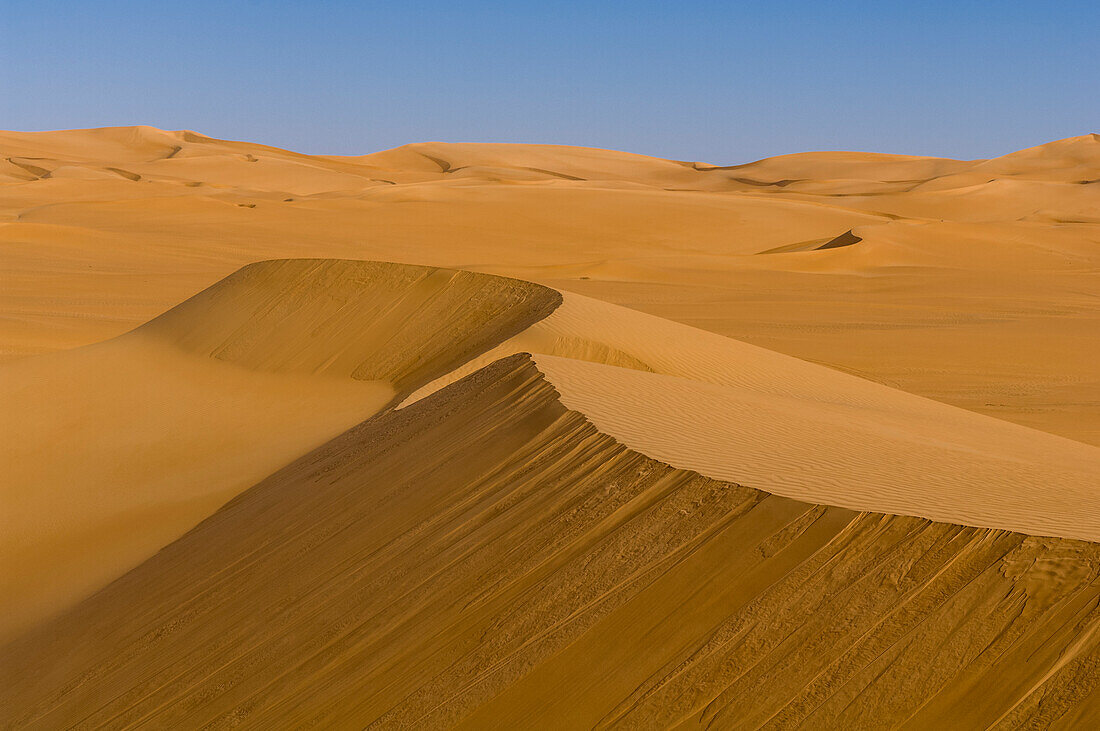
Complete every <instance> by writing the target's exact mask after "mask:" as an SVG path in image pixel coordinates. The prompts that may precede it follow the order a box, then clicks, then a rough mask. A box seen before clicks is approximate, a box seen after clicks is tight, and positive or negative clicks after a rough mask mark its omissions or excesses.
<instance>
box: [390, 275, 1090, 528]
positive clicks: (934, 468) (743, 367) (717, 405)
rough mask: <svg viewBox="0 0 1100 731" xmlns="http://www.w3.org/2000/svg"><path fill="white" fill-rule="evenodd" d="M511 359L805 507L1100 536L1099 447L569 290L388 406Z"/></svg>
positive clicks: (614, 431)
mask: <svg viewBox="0 0 1100 731" xmlns="http://www.w3.org/2000/svg"><path fill="white" fill-rule="evenodd" d="M522 352H528V353H533V354H535V360H536V362H537V363H538V364H539V367H540V368H542V369H543V370H544V371H545V372H546V373H547V375H548V377H549V378H550V380H551V381H552V382H554V384H555V387H557V388H558V389H559V391H561V393H562V395H563V399H564V401H565V403H566V405H567V406H569V407H570V408H573V409H575V410H577V411H580V412H582V413H584V414H586V415H587V416H588V417H589V418H590V419H592V421H593V423H595V424H596V426H597V427H599V428H600V429H601V430H602V431H604V432H605V433H607V434H609V435H611V436H613V437H615V438H616V439H619V440H620V441H622V442H623V443H624V444H626V445H628V446H629V447H630V448H632V449H635V450H637V451H639V452H642V453H644V454H647V455H649V456H651V457H654V458H655V459H660V460H662V461H664V462H667V463H669V464H672V465H674V466H676V467H680V468H684V469H691V470H694V471H697V472H699V473H701V474H705V475H707V476H709V477H713V478H716V479H723V480H731V481H734V482H738V483H740V484H744V485H749V486H751V487H754V488H757V489H760V490H765V491H767V492H771V493H774V494H777V495H783V496H785V497H790V498H794V499H797V500H805V501H808V502H815V503H825V504H829V505H838V506H843V507H848V508H853V509H856V510H870V511H877V512H888V513H895V514H901V515H911V516H916V517H924V518H930V519H934V520H941V521H946V522H951V523H958V524H963V525H971V526H976V527H989V528H1003V529H1007V530H1015V531H1020V532H1023V533H1028V534H1032V535H1049V536H1059V537H1066V538H1080V539H1084V540H1100V493H1097V491H1096V485H1097V480H1100V448H1097V447H1094V446H1091V445H1086V444H1083V443H1080V442H1075V441H1073V440H1070V439H1065V438H1063V437H1058V436H1055V435H1052V434H1048V433H1045V432H1040V431H1037V430H1034V429H1029V428H1027V427H1022V426H1019V425H1016V424H1011V423H1009V422H1005V421H1001V420H999V419H994V418H991V417H987V416H983V415H980V414H976V413H974V412H970V411H966V410H964V409H960V408H957V407H953V406H949V405H946V404H943V403H940V402H937V401H932V400H930V399H925V398H922V397H919V396H914V395H912V394H909V393H905V392H903V391H899V390H897V389H892V388H889V387H887V386H883V385H881V384H877V383H873V382H871V381H867V380H864V379H861V378H858V377H855V376H852V375H849V374H846V373H841V372H839V371H835V370H832V369H829V368H826V367H823V366H820V365H816V364H812V363H807V362H805V361H801V360H798V359H796V358H792V357H789V356H785V355H782V354H779V353H775V352H773V351H769V350H766V349H764V348H759V347H756V346H753V345H749V344H747V343H742V342H739V341H736V340H732V339H730V338H725V337H722V336H719V335H714V334H712V333H708V332H704V331H701V330H697V329H694V328H691V327H688V326H685V325H682V324H679V323H674V322H670V321H668V320H663V319H660V318H657V317H653V316H650V315H646V314H644V313H640V312H636V311H633V310H628V309H626V308H623V307H618V306H615V305H611V304H608V303H604V302H599V301H597V300H592V299H589V298H586V297H582V296H580V295H575V294H572V293H569V292H565V293H563V303H562V305H561V306H560V307H559V308H558V309H556V310H555V311H554V312H553V313H552V314H551V315H550V316H548V317H546V318H545V319H543V320H540V321H539V322H537V323H535V324H534V325H532V326H531V327H529V328H527V329H526V330H524V331H523V332H522V333H520V334H519V335H517V336H515V337H513V338H511V339H509V340H507V341H505V342H503V343H501V344H500V345H499V346H497V347H496V348H493V349H492V350H489V351H488V352H486V353H485V354H484V355H482V356H480V357H478V358H474V359H472V360H471V361H469V362H467V363H466V364H464V365H463V366H461V367H460V368H458V369H456V370H455V371H453V372H452V373H449V374H447V375H446V376H443V377H442V378H439V379H436V380H435V381H433V382H432V383H430V384H428V385H426V386H424V387H423V388H421V389H419V390H418V391H417V392H415V393H413V394H412V395H411V396H410V397H408V398H407V399H406V400H405V401H404V402H403V404H402V406H407V405H408V404H410V403H414V402H415V401H416V400H417V399H420V398H423V397H424V396H425V395H427V394H430V393H432V392H433V391H434V390H436V389H438V388H440V387H441V386H443V385H445V384H448V383H453V382H454V381H456V380H458V379H459V378H461V377H463V376H465V375H468V374H469V373H472V372H474V371H475V370H477V369H478V368H481V367H484V366H485V365H487V364H489V363H491V362H492V361H494V360H496V359H499V358H502V357H506V356H508V355H512V354H514V353H522ZM976 484H980V485H982V487H981V489H975V487H974V485H976Z"/></svg>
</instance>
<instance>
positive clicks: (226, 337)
mask: <svg viewBox="0 0 1100 731" xmlns="http://www.w3.org/2000/svg"><path fill="white" fill-rule="evenodd" d="M558 302H560V295H558V293H557V292H555V291H553V290H550V289H547V288H545V287H539V286H537V285H531V284H528V283H525V282H518V281H516V280H509V279H502V278H499V277H488V276H485V275H475V274H469V273H466V272H456V271H449V270H439V269H433V268H427V267H403V266H400V265H388V264H376V263H370V262H348V261H310V260H297V261H279V262H262V263H259V264H254V265H251V266H249V267H246V268H244V269H242V270H241V271H239V272H237V273H236V274H235V275H233V276H232V277H229V278H228V279H226V280H225V281H223V282H221V283H219V284H218V285H215V286H214V287H211V288H209V289H207V290H205V291H203V292H201V293H199V294H198V295H196V296H194V297H192V298H191V299H189V300H187V301H186V302H184V303H183V304H181V305H179V306H178V307H175V308H173V309H172V310H170V311H169V312H167V313H165V314H164V315H162V316H160V317H158V318H156V319H155V320H153V321H152V322H150V323H148V324H147V325H145V326H143V327H141V328H138V329H137V330H135V331H133V332H131V333H129V334H127V335H124V336H121V337H119V338H116V339H114V340H111V341H109V342H106V343H102V344H99V345H93V346H88V347H85V348H81V349H77V350H73V351H67V352H62V353H56V354H52V355H49V356H42V357H40V358H32V359H26V360H20V361H15V362H13V363H9V364H6V365H2V366H0V401H2V402H3V404H4V406H5V414H6V418H5V419H3V420H0V463H2V464H4V465H5V469H4V470H3V471H2V474H0V498H2V500H3V504H4V510H3V511H2V529H0V594H2V595H3V599H2V601H0V607H2V610H3V611H2V612H0V616H2V620H0V637H5V636H11V634H12V633H14V632H15V631H17V630H18V629H20V628H22V627H25V626H27V625H29V624H30V623H31V622H32V621H34V620H36V619H41V618H42V617H43V616H48V615H49V614H50V613H52V612H55V611H57V610H58V609H59V608H62V607H64V606H67V605H68V604H71V603H72V602H73V601H75V600H76V599H78V598H80V597H82V596H85V595H86V594H88V593H89V592H91V591H93V590H95V589H97V588H99V587H101V586H103V585H104V584H105V583H107V582H108V581H110V580H111V579H113V578H114V577H116V576H118V575H119V574H121V573H122V572H123V571H125V570H127V569H129V568H131V567H132V566H134V565H136V564H137V563H138V562H140V561H141V560H143V559H145V558H147V557H148V556H150V555H152V553H153V552H155V551H156V550H157V549H159V548H160V547H161V546H163V545H165V544H166V543H168V542H169V541H171V540H173V539H175V538H177V537H178V536H179V535H181V534H182V533H183V532H184V531H186V530H187V529H189V528H191V527H192V526H194V525H195V523H197V522H198V521H200V520H202V519H203V518H204V517H206V516H207V515H209V514H210V513H211V512H213V511H214V510H216V509H217V508H218V507H219V506H220V505H222V504H223V503H224V502H225V501H226V500H228V499H229V498H231V497H232V496H234V495H236V494H237V493H239V492H240V491H241V490H244V489H245V488H247V487H249V486H250V485H252V484H254V483H255V482H256V481H258V480H260V479H261V478H262V477H264V476H265V475H267V474H269V473H270V472H272V471H273V470H275V469H277V468H278V467H281V466H282V465H284V464H286V463H287V462H289V461H291V460H292V459H294V458H295V457H297V456H299V455H300V454H302V453H303V452H305V451H307V450H309V449H311V448H313V447H315V446H317V445H318V444H320V443H322V442H324V441H325V440H327V439H329V438H331V437H333V436H335V435H336V434H338V433H340V432H341V431H343V430H344V429H347V428H348V427H350V426H351V425H353V424H355V423H358V422H359V421H362V420H363V419H364V418H366V417H368V416H370V415H371V414H373V413H375V412H377V411H378V410H379V409H381V408H382V407H384V406H385V405H386V404H387V403H389V402H390V401H391V400H392V399H393V398H394V397H395V396H396V395H398V394H403V393H405V392H407V391H408V390H409V389H412V388H416V387H417V386H419V385H421V384H422V383H424V382H426V381H427V380H428V379H430V378H431V377H433V376H436V375H438V374H439V373H441V372H445V371H447V370H450V369H451V368H453V367H455V366H457V365H459V364H461V363H463V362H465V361H466V360H467V359H469V358H470V357H472V356H476V355H478V354H480V353H481V352H482V351H484V350H485V349H488V348H491V347H493V346H494V345H496V344H497V343H498V342H500V341H502V340H504V339H506V338H508V337H509V336H511V335H512V334H513V333H514V332H516V331H518V330H520V329H522V328H523V327H524V326H526V325H528V324H530V323H531V322H533V321H535V320H537V319H539V318H540V317H544V316H545V315H546V314H548V313H549V312H550V311H551V310H553V308H554V307H555V306H556V305H557V303H558Z"/></svg>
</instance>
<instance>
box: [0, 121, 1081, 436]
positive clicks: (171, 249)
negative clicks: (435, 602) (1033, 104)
mask: <svg viewBox="0 0 1100 731" xmlns="http://www.w3.org/2000/svg"><path fill="white" fill-rule="evenodd" d="M1097 181H1100V139H1098V137H1097V136H1096V135H1091V134H1089V135H1083V136H1080V137H1074V138H1069V139H1065V140H1060V141H1057V142H1052V143H1049V144H1046V145H1041V146H1039V147H1035V148H1031V149H1028V150H1022V151H1019V152H1015V153H1011V154H1008V155H1005V156H1002V157H999V158H994V159H991V160H971V161H960V160H945V159H940V158H928V157H913V156H907V155H883V154H873V153H860V152H812V153H801V154H795V155H784V156H781V157H775V158H769V159H766V160H761V161H757V162H752V163H747V164H742V165H733V166H729V165H714V164H710V163H696V162H681V161H675V160H661V159H657V158H650V157H645V156H643V155H633V154H628V153H622V152H614V151H610V150H595V149H590V148H580V147H562V146H554V145H518V144H496V145H494V144H445V143H420V144H412V145H406V146H404V147H400V148H396V149H394V150H387V151H384V152H377V153H372V154H368V155H362V156H357V157H339V156H331V155H303V154H300V153H294V152H289V151H286V150H280V149H277V148H273V147H268V146H264V145H257V144H252V143H245V142H232V141H225V140H218V139H214V138H211V137H207V136H204V135H201V134H198V133H195V132H188V131H180V132H166V131H163V130H157V129H154V128H151V127H128V128H106V129H93V130H69V131H58V132H36V133H23V132H0V222H3V223H6V225H0V358H7V359H14V358H18V357H21V356H23V355H27V354H35V353H43V352H49V351H54V350H58V349H65V348H72V347H75V346H79V345H86V344H90V343H94V342H99V341H103V340H107V339H109V338H111V337H114V336H116V335H119V334H121V333H123V332H125V331H127V330H129V329H132V328H133V327H136V326H138V325H140V324H141V323H143V322H145V321H147V320H149V319H151V318H152V317H154V316H155V315H157V314H158V313H160V312H163V311H164V310H165V309H167V308H168V307H170V306H172V305H174V304H175V303H177V302H179V301H181V300H183V299H185V298H186V297H188V296H190V295H191V294H193V293H194V292H196V291H198V290H200V289H202V288H204V287H206V286H209V285H211V284H213V283H214V282H216V281H218V280H219V279H221V278H223V277H226V276H228V275H229V274H230V273H232V272H233V271H235V270H237V269H238V268H240V267H241V266H244V265H245V264H248V263H251V262H254V261H257V260H262V259H271V258H286V257H320V258H349V259H375V260H384V261H400V262H405V263H412V264H427V265H434V266H447V267H457V268H461V269H469V270H477V271H483V272H488V273H493V274H502V275H506V276H513V277H518V278H521V279H525V280H531V281H537V282H540V283H542V284H546V285H548V286H551V287H553V288H555V289H559V290H568V291H574V292H578V293H581V294H586V295H589V296H593V297H596V298H598V299H603V300H606V301H611V302H615V303H617V304H623V305H627V306H629V307H633V308H635V309H640V310H643V311H646V312H649V313H651V314H655V315H658V316H661V317H665V318H668V319H672V320H676V321H680V322H684V323H687V324H690V325H694V326H696V327H701V328H703V329H707V330H711V331H713V332H717V333H719V334H722V335H726V336H732V337H735V338H739V339H743V340H748V341H750V342H753V343H755V344H757V345H762V346H764V347H767V348H770V349H773V350H779V351H781V352H784V353H787V354H789V355H794V356H796V357H800V358H803V359H807V360H811V361H814V362H819V363H823V364H826V365H829V366H831V367H834V368H838V369H841V370H846V371H849V372H853V373H857V374H859V375H861V376H864V377H867V378H871V379H874V380H877V381H879V382H881V383H885V384H887V385H891V386H896V387H900V388H902V389H904V390H907V391H911V392H913V393H917V394H920V395H923V396H928V397H930V398H934V399H936V400H940V401H945V402H947V403H950V404H954V405H956V406H962V407H963V408H967V409H971V410H975V411H978V412H981V413H985V414H989V415H991V416H996V417H998V418H1003V419H1008V420H1010V421H1015V422H1017V423H1020V424H1024V425H1026V426H1032V427H1036V428H1039V429H1043V430H1046V431H1051V432H1054V433H1056V434H1061V435H1063V436H1067V437H1070V438H1073V439H1078V440H1082V441H1085V442H1089V443H1093V444H1100V408H1098V406H1100V378H1098V377H1097V373H1096V368H1095V362H1096V360H1097V359H1098V357H1100V336H1098V335H1097V333H1100V314H1098V310H1100V308H1098V305H1097V300H1096V298H1095V296H1093V293H1094V291H1095V286H1094V284H1093V279H1094V277H1095V270H1096V268H1097V266H1100V258H1098V257H1100V255H1098V254H1097V252H1098V251H1100V183H1098V182H1097ZM845 232H851V233H852V235H853V236H854V237H858V238H859V239H860V241H859V242H858V243H855V244H854V245H850V246H843V247H823V246H822V244H826V243H827V242H830V241H833V240H836V239H837V237H838V236H841V235H843V234H844V233H845ZM768 251H770V252H785V253H783V255H782V256H768V257H760V256H755V254H758V253H761V252H768Z"/></svg>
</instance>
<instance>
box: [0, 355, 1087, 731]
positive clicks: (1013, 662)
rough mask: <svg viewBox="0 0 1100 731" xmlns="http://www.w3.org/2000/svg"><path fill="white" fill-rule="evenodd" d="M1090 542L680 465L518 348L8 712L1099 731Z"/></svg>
mask: <svg viewBox="0 0 1100 731" xmlns="http://www.w3.org/2000/svg"><path fill="white" fill-rule="evenodd" d="M458 455H462V458H461V459H458V458H457V457H458ZM976 487H979V486H976ZM1096 554H1097V548H1096V545H1095V544H1088V543H1083V542H1077V541H1069V540H1064V539H1040V538H1032V537H1027V536H1023V535H1020V534H1015V533H1010V532H1005V531H996V530H987V529H976V528H963V527H959V526H953V525H949V524H943V523H933V522H929V521H926V520H919V519H915V518H899V517H891V516H885V515H880V514H873V513H856V512H853V511H848V510H843V509H838V508H832V507H824V506H817V505H811V504H806V503H799V502H796V501H792V500H788V499H784V498H778V497H774V496H769V495H767V494H766V493H762V492H759V491H754V490H751V489H748V488H744V487H740V486H737V485H735V484H731V483H727V482H719V481H715V480H711V479H707V478H704V477H701V476H699V475H697V474H695V473H692V472H687V471H683V470H674V469H672V468H670V467H668V466H666V465H664V464H662V463H660V462H658V461H655V460H653V459H650V458H647V457H645V456H643V455H641V454H639V453H637V452H634V451H631V450H629V449H627V448H625V447H623V446H622V445H620V444H618V443H617V442H616V441H614V440H613V439H611V438H610V437H608V436H606V435H604V434H601V433H600V432H599V431H597V430H596V429H595V428H594V427H593V426H592V425H591V424H590V423H588V422H587V421H586V420H585V418H584V417H583V416H582V415H580V414H578V413H576V412H573V411H570V410H568V409H567V408H565V407H564V406H563V405H562V404H561V402H560V401H559V400H558V399H557V397H556V393H555V391H554V389H553V388H551V387H550V385H549V384H548V383H547V382H546V381H545V380H544V379H543V378H542V377H541V374H540V372H539V370H538V368H537V367H536V366H535V365H534V364H533V363H532V362H531V361H530V359H528V358H527V357H525V356H522V355H521V356H513V357H511V358H508V359H505V360H503V361H499V362H497V363H495V364H492V365H490V366H489V367H487V368H485V369H483V370H481V371H478V372H477V373H475V374H473V375H471V376H469V377H468V378H466V379H464V380H462V381H460V382H458V383H455V384H452V385H451V386H450V387H448V388H446V389H444V390H442V391H439V392H437V393H435V394H433V395H431V396H429V397H427V398H425V399H423V400H421V401H419V402H417V403H415V404H413V405H411V406H409V407H407V408H405V409H401V410H398V411H394V412H390V413H388V414H385V415H381V416H378V417H376V418H374V419H371V420H368V421H367V422H365V423H364V424H362V425H360V426H358V427H356V428H355V429H352V430H350V431H349V432H347V433H345V434H344V435H342V436H340V437H338V438H337V439H335V440H333V441H332V442H330V443H329V444H327V445H325V446H324V447H322V448H320V449H318V450H316V451H314V452H312V453H311V454H309V455H307V456H305V457H303V458H302V459H300V460H298V461H297V462H295V463H294V464H292V465H290V466H288V467H287V468H285V469H283V470H281V471H279V472H278V473H276V474H274V475H272V476H271V477H270V478H268V479H267V480H264V481H263V482H262V483H260V484H259V485H257V486H256V487H254V488H253V489H251V490H249V491H247V492H246V493H244V494H243V495H241V496H240V497H238V498H237V499H235V500H233V501H232V502H231V503H230V504H229V505H227V506H226V507H225V508H223V509H222V510H220V511H218V512H217V513H216V514H215V515H213V516H212V517H211V518H209V519H208V520H206V521H204V522H203V523H202V524H201V525H199V526H198V527H196V528H195V529H194V530H193V531H191V532H189V533H188V534H187V535H186V536H185V537H183V538H182V539H181V540H179V541H177V542H176V543H174V544H172V545H171V546H169V547H168V548H167V549H165V550H164V551H161V552H160V553H158V554H157V555H156V556H155V557H153V558H152V559H150V560H149V561H147V562H145V563H144V564H142V565H141V566H140V567H138V568H137V569H135V570H134V571H132V572H130V573H128V574H127V575H126V576H124V577H123V578H121V579H120V580H118V581H116V582H115V583H113V584H112V585H111V586H110V587H108V588H107V589H105V590H104V591H102V592H100V593H98V594H96V595H95V596H94V597H92V598H90V599H88V600H87V601H85V602H83V603H81V604H80V605H79V606H77V607H76V608H74V609H73V610H71V611H70V612H68V613H66V614H65V615H63V616H62V617H59V618H58V619H56V620H54V621H53V622H51V623H49V624H48V625H46V626H45V627H43V628H41V629H40V630H39V631H37V632H35V633H32V634H30V635H27V636H25V637H23V638H22V639H20V640H19V641H17V642H16V643H14V644H12V645H9V646H8V647H7V648H5V649H4V656H5V662H4V663H2V664H0V717H2V718H3V721H4V722H5V724H7V725H11V726H12V727H16V728H21V727H26V726H34V727H58V726H68V725H80V726H111V727H119V728H121V727H131V726H137V725H155V726H179V725H185V726H188V727H202V726H206V725H215V726H223V725H239V724H246V725H249V726H251V727H265V726H266V727H270V726H272V725H278V726H288V725H293V726H304V725H320V726H326V727H334V726H339V727H378V728H390V727H417V728H438V727H450V726H453V725H456V724H457V725H462V726H464V727H469V728H486V727H515V726H525V725H529V724H530V722H531V719H533V718H543V719H549V718H553V719H555V724H556V725H558V726H562V727H566V726H568V727H595V726H607V725H622V726H643V727H653V726H663V727H670V726H704V725H705V726H713V725H718V726H721V727H730V728H740V727H745V728H750V727H752V728H755V727H760V726H769V727H777V726H789V725H791V724H796V723H803V724H806V725H809V726H815V727H834V728H839V727H845V728H855V727H865V726H869V725H875V726H887V725H889V726H895V725H905V726H908V727H912V728H929V727H942V726H945V725H950V726H959V725H962V726H967V727H989V726H994V725H998V726H1004V727H1021V726H1042V727H1066V728H1071V727H1076V728H1080V727H1087V726H1090V725H1095V724H1096V723H1097V722H1098V718H1097V713H1098V708H1100V705H1098V704H1097V702H1096V698H1097V697H1098V695H1097V693H1096V692H1095V691H1096V687H1097V680H1098V675H1097V673H1096V672H1095V668H1096V663H1095V660H1094V658H1095V651H1096V637H1097V636H1098V635H1097V633H1096V631H1095V630H1096V627H1097V622H1100V616H1098V615H1097V612H1096V606H1097V601H1098V592H1100V581H1098V575H1097V571H1098V567H1100V556H1097V555H1096ZM62 654H63V655H64V656H65V661H64V662H59V661H58V658H59V657H60V656H61V655H62Z"/></svg>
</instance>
